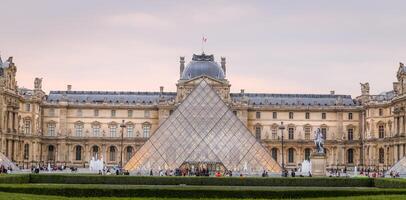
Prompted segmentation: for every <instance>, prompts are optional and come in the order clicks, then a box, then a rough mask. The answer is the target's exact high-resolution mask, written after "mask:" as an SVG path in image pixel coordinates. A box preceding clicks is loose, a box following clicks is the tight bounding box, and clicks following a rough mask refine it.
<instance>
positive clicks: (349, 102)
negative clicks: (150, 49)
mask: <svg viewBox="0 0 406 200" xmlns="http://www.w3.org/2000/svg"><path fill="white" fill-rule="evenodd" d="M243 96H244V97H243ZM175 97H176V92H163V93H160V92H103V91H51V92H50V93H49V95H48V96H47V101H48V102H58V101H61V100H62V99H66V100H68V101H69V102H77V103H103V102H105V103H141V104H153V103H156V102H158V101H159V100H174V99H175ZM231 98H232V99H233V100H234V101H240V100H243V99H242V98H246V99H247V100H248V103H249V104H250V105H288V106H300V105H305V106H335V105H343V106H355V105H357V103H356V101H355V100H354V99H352V98H351V96H350V95H324V94H264V93H245V94H241V93H231ZM339 102H342V103H341V104H340V103H339Z"/></svg>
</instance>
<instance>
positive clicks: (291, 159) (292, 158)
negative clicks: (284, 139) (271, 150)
mask: <svg viewBox="0 0 406 200" xmlns="http://www.w3.org/2000/svg"><path fill="white" fill-rule="evenodd" d="M294 154H295V150H294V149H293V148H289V149H288V162H289V163H293V162H294V161H295V155H294Z"/></svg>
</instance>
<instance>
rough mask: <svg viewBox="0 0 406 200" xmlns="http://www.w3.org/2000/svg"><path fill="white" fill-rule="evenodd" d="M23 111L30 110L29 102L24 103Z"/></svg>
mask: <svg viewBox="0 0 406 200" xmlns="http://www.w3.org/2000/svg"><path fill="white" fill-rule="evenodd" d="M25 111H27V112H30V111H31V104H29V103H26V104H25Z"/></svg>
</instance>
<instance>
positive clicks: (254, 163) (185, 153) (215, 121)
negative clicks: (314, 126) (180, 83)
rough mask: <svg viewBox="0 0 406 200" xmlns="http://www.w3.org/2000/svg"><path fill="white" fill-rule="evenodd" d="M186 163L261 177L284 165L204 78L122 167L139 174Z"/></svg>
mask: <svg viewBox="0 0 406 200" xmlns="http://www.w3.org/2000/svg"><path fill="white" fill-rule="evenodd" d="M184 162H221V163H222V164H223V165H224V166H225V167H226V168H227V169H228V170H232V171H240V172H244V173H248V174H259V173H261V172H262V171H263V170H267V171H269V172H280V171H281V167H280V166H279V164H278V163H277V162H276V161H274V160H273V159H272V157H271V155H270V153H269V151H268V150H267V149H266V148H265V147H263V146H262V145H261V143H260V142H258V141H257V140H256V139H255V137H254V136H253V135H252V134H251V132H250V131H249V130H248V128H247V127H246V126H245V125H244V123H243V122H242V121H241V120H240V119H239V118H238V117H237V116H236V115H234V114H233V112H232V111H231V110H230V108H229V107H228V106H227V105H226V104H225V102H224V101H223V100H222V99H221V98H220V96H219V95H218V94H217V93H216V91H215V90H214V89H213V88H212V87H211V86H210V85H209V84H208V83H207V82H206V80H205V78H203V79H202V81H201V82H200V83H199V84H198V86H196V87H195V88H194V90H193V91H192V92H191V93H190V94H189V95H188V96H187V97H186V98H185V100H184V101H183V102H182V103H181V104H180V105H179V106H178V107H177V108H176V110H175V111H174V112H173V113H172V115H170V116H169V117H168V118H167V119H166V120H165V121H164V122H163V123H162V124H161V125H160V126H159V127H158V128H157V130H156V131H155V133H154V134H152V136H151V137H150V138H149V140H147V141H146V142H145V144H144V145H143V146H142V147H141V148H140V149H139V150H138V151H137V152H136V153H135V155H134V156H133V157H132V158H131V159H130V161H129V162H128V163H127V164H126V165H125V167H124V169H125V170H129V171H131V172H136V173H140V174H147V173H149V172H150V170H152V171H153V172H154V173H156V172H158V171H159V170H161V169H175V168H179V167H180V166H181V165H182V164H183V163H184Z"/></svg>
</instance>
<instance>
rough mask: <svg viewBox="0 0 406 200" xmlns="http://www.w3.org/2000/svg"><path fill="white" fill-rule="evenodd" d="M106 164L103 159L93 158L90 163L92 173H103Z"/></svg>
mask: <svg viewBox="0 0 406 200" xmlns="http://www.w3.org/2000/svg"><path fill="white" fill-rule="evenodd" d="M103 168H104V164H103V157H102V158H101V159H100V160H97V159H95V158H94V157H92V159H91V160H90V161H89V170H90V171H96V172H99V171H103Z"/></svg>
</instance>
